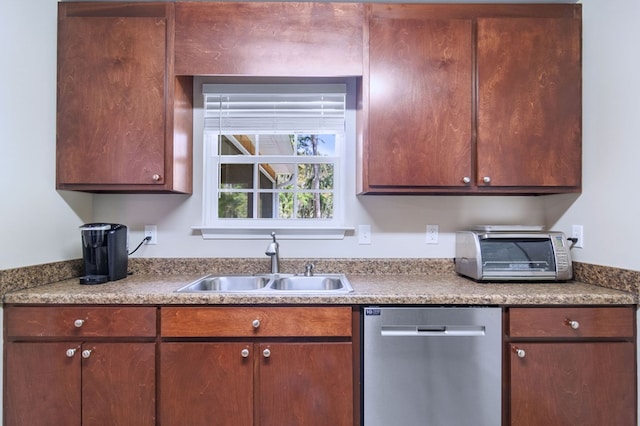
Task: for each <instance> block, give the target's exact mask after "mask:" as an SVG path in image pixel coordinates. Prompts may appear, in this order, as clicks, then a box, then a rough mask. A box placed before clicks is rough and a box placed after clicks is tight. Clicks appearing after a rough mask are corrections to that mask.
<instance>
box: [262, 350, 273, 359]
mask: <svg viewBox="0 0 640 426" xmlns="http://www.w3.org/2000/svg"><path fill="white" fill-rule="evenodd" d="M262 356H264V357H265V358H269V357H270V356H271V351H270V350H269V349H268V348H267V349H265V350H264V351H262Z"/></svg>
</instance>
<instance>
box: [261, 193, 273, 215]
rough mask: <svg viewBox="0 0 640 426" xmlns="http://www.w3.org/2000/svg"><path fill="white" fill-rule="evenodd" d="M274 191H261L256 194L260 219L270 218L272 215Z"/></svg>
mask: <svg viewBox="0 0 640 426" xmlns="http://www.w3.org/2000/svg"><path fill="white" fill-rule="evenodd" d="M273 201H274V193H273V192H263V193H260V194H259V195H258V217H259V218H261V219H272V218H273V215H274V206H273Z"/></svg>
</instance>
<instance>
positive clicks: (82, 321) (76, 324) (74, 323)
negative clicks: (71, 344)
mask: <svg viewBox="0 0 640 426" xmlns="http://www.w3.org/2000/svg"><path fill="white" fill-rule="evenodd" d="M73 325H75V326H76V328H80V327H82V326H83V325H84V320H83V319H77V320H75V321H74V322H73Z"/></svg>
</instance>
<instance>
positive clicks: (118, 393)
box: [82, 343, 156, 426]
mask: <svg viewBox="0 0 640 426" xmlns="http://www.w3.org/2000/svg"><path fill="white" fill-rule="evenodd" d="M82 350H83V352H82V424H83V425H84V426H89V425H103V424H107V423H108V424H109V425H134V424H135V425H140V426H143V425H154V424H155V417H156V416H155V413H156V400H155V395H156V386H155V378H156V368H155V365H156V362H155V355H156V352H155V343H85V344H84V345H83V346H82ZM86 351H90V352H86Z"/></svg>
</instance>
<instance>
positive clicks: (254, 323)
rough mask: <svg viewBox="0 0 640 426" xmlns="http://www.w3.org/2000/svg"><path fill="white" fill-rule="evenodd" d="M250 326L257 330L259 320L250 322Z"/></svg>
mask: <svg viewBox="0 0 640 426" xmlns="http://www.w3.org/2000/svg"><path fill="white" fill-rule="evenodd" d="M251 325H252V326H253V328H259V327H260V320H259V319H254V320H253V321H252V322H251Z"/></svg>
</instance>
